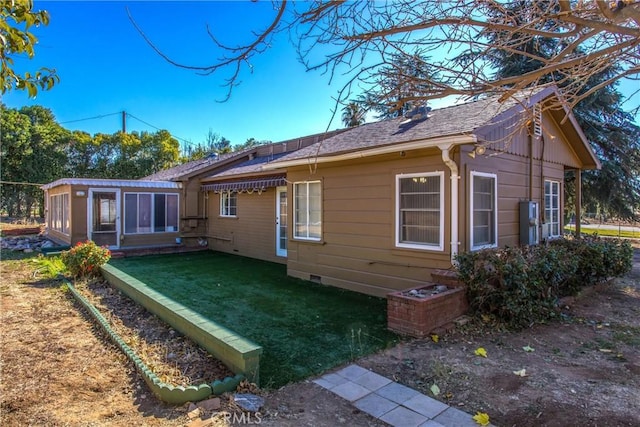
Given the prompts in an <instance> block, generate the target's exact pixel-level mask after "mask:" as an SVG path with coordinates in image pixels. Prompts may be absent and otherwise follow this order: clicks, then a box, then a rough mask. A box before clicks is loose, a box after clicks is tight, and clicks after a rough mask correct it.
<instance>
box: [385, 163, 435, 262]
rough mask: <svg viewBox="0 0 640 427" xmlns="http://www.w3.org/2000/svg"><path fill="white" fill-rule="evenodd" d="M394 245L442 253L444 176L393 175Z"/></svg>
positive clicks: (422, 174)
mask: <svg viewBox="0 0 640 427" xmlns="http://www.w3.org/2000/svg"><path fill="white" fill-rule="evenodd" d="M396 246H397V247H402V248H413V249H429V250H438V251H442V250H444V173H443V172H429V173H420V174H406V175H396Z"/></svg>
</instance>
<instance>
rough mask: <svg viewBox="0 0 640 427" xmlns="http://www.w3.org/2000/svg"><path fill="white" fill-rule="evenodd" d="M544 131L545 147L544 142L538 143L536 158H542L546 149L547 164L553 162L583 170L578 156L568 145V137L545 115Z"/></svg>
mask: <svg viewBox="0 0 640 427" xmlns="http://www.w3.org/2000/svg"><path fill="white" fill-rule="evenodd" d="M542 129H543V135H544V147H543V146H542V142H541V141H538V142H537V145H536V151H535V153H536V154H535V156H536V157H537V158H540V153H541V152H542V149H543V148H544V160H545V162H551V163H555V164H558V165H563V166H567V167H569V168H581V167H582V165H581V162H580V161H579V159H578V156H577V154H576V153H575V152H574V151H573V149H572V148H571V146H570V145H569V144H568V143H566V136H565V135H564V134H563V133H562V131H561V130H560V127H559V126H558V124H557V123H556V122H555V121H554V120H553V119H552V118H551V116H548V115H545V116H544V117H543V121H542Z"/></svg>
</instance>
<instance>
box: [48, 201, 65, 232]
mask: <svg viewBox="0 0 640 427" xmlns="http://www.w3.org/2000/svg"><path fill="white" fill-rule="evenodd" d="M49 227H50V228H51V229H52V230H55V231H58V232H60V233H63V234H67V235H68V234H69V193H64V194H56V195H55V196H51V197H49Z"/></svg>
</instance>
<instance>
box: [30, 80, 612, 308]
mask: <svg viewBox="0 0 640 427" xmlns="http://www.w3.org/2000/svg"><path fill="white" fill-rule="evenodd" d="M559 100H560V95H559V94H558V92H557V90H556V88H554V87H546V88H539V89H536V90H534V91H532V92H530V93H528V94H520V96H514V97H512V98H509V99H507V100H504V101H503V100H501V99H500V98H499V97H498V96H487V97H485V98H481V99H478V100H476V101H473V102H469V103H465V104H459V105H454V106H451V107H446V108H442V109H437V110H432V111H431V110H429V109H427V108H422V109H421V110H419V111H416V112H415V114H413V115H412V117H410V118H397V119H393V120H385V121H380V122H376V123H369V124H365V125H362V126H359V127H355V128H351V129H342V130H337V131H333V132H329V133H324V134H317V135H311V136H308V137H304V138H297V139H292V140H288V141H283V142H280V143H274V144H268V145H263V146H257V147H252V148H249V149H246V150H243V151H241V152H237V153H230V154H224V155H220V156H217V157H211V158H206V159H201V160H197V161H194V162H189V163H186V164H184V165H179V166H177V167H175V168H171V169H168V170H166V171H161V172H159V173H157V174H154V175H151V176H148V177H145V178H143V179H141V180H132V181H125V180H91V179H75V178H74V179H63V180H58V181H55V182H53V183H50V184H47V185H45V186H43V189H44V190H45V191H46V200H47V203H48V205H47V225H48V230H49V234H50V236H51V237H54V238H55V239H56V240H59V241H61V242H65V243H68V244H74V243H75V242H78V241H82V240H85V239H87V238H89V239H93V240H95V241H96V242H97V243H100V244H107V245H110V246H111V247H113V248H120V249H127V248H149V247H160V246H164V247H170V246H176V245H178V246H187V247H189V246H203V247H205V246H206V247H208V248H209V249H212V250H216V251H221V252H228V253H234V254H238V255H242V256H247V257H251V258H256V259H262V260H267V261H272V262H277V263H281V264H285V265H286V266H287V272H288V274H289V275H291V276H294V277H299V278H302V279H305V280H310V281H315V282H318V283H322V284H326V285H331V286H338V287H342V288H347V289H351V290H355V291H358V292H363V293H367V294H372V295H378V296H384V295H386V294H387V293H388V292H390V291H394V290H401V289H407V288H411V287H416V286H420V285H422V284H424V282H425V281H428V280H429V277H430V273H431V272H432V271H433V270H434V269H449V268H451V267H452V265H454V264H455V256H456V254H457V253H459V252H461V251H469V250H479V249H483V248H491V247H497V246H505V245H509V246H513V245H520V244H531V243H537V242H540V241H543V240H545V239H553V238H557V237H560V236H561V235H562V230H563V226H564V224H563V211H564V205H565V197H564V193H565V188H564V187H565V183H564V177H565V172H566V171H567V170H574V171H575V172H576V177H577V179H576V186H577V191H576V193H577V194H578V197H576V201H575V212H576V214H577V215H576V216H577V218H579V217H580V215H579V214H580V210H581V200H580V197H579V194H580V182H581V180H580V172H581V171H582V170H585V169H595V168H599V167H600V164H599V162H598V159H597V158H596V156H595V154H594V152H593V150H592V149H591V147H590V146H589V143H588V141H587V140H586V138H585V136H584V134H583V133H582V131H581V129H580V127H579V126H578V124H577V123H576V120H575V118H574V117H573V115H572V114H571V112H570V111H569V110H567V109H566V108H562V107H558V108H548V107H550V106H557V105H561V103H559V102H558V101H559ZM577 227H578V228H579V224H577Z"/></svg>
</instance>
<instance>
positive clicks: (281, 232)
mask: <svg viewBox="0 0 640 427" xmlns="http://www.w3.org/2000/svg"><path fill="white" fill-rule="evenodd" d="M288 224H289V222H288V221H287V187H278V188H277V189H276V255H278V256H285V257H286V256H287V240H288V239H289V237H288V235H287V227H288Z"/></svg>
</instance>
